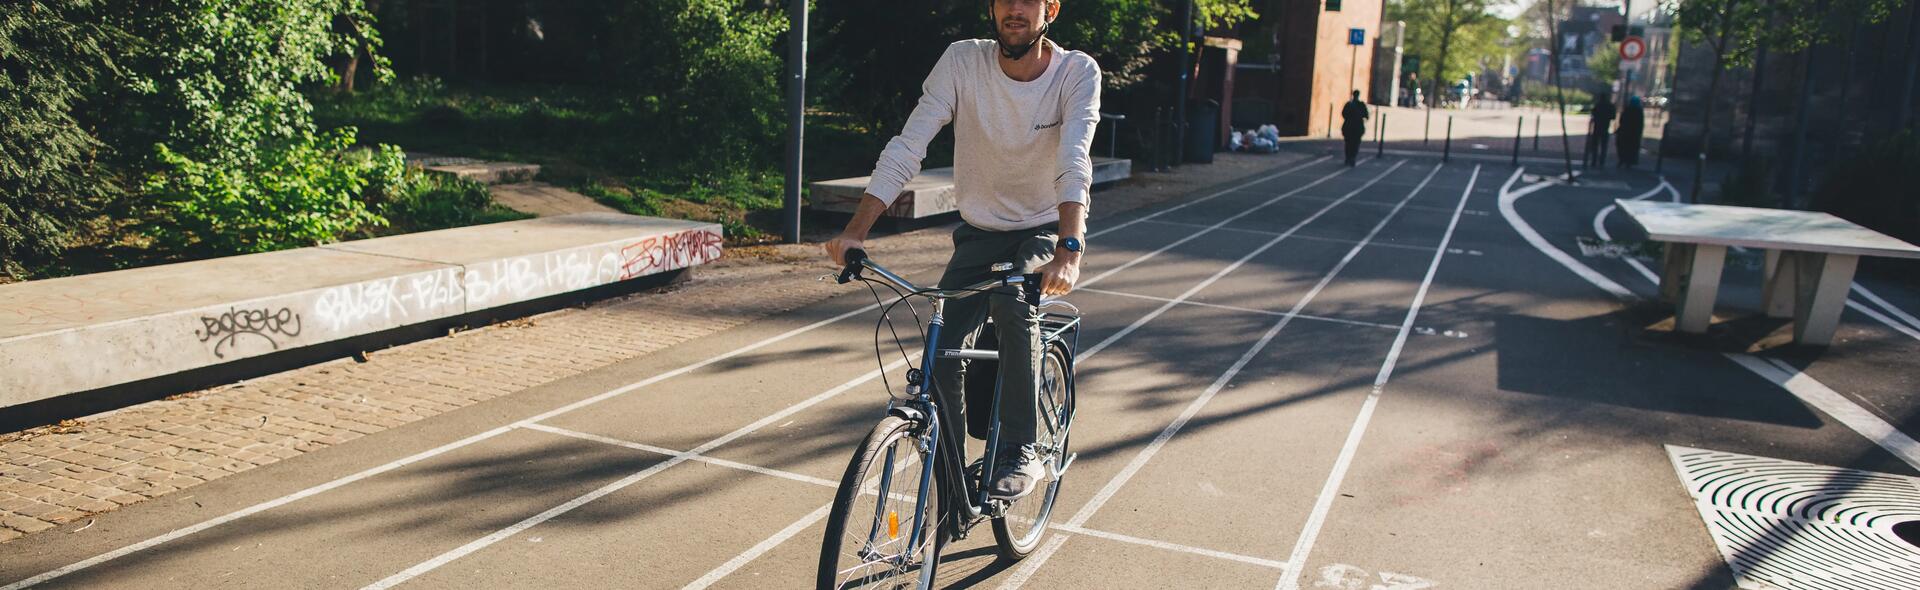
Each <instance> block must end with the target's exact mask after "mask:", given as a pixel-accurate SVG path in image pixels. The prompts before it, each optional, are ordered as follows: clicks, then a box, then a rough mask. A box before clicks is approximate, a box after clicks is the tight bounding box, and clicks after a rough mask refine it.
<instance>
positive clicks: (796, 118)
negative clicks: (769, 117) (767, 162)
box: [780, 0, 808, 244]
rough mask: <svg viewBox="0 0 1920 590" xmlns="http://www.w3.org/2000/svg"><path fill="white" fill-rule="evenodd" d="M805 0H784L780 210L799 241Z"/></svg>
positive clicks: (789, 237) (790, 237)
mask: <svg viewBox="0 0 1920 590" xmlns="http://www.w3.org/2000/svg"><path fill="white" fill-rule="evenodd" d="M807 2H808V0H788V5H787V19H788V22H787V34H788V35H791V36H792V39H791V41H792V43H791V44H790V45H789V46H788V49H787V187H786V188H787V191H786V192H787V195H786V197H787V198H786V209H785V210H784V211H782V212H781V215H780V217H781V220H782V221H784V225H785V226H786V227H785V231H784V232H783V235H782V236H781V237H782V238H784V239H785V240H786V242H787V243H789V244H798V243H800V172H801V167H800V159H801V156H802V155H804V154H805V153H806V150H805V149H803V148H804V146H805V144H806V126H807Z"/></svg>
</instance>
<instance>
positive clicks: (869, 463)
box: [817, 416, 940, 590]
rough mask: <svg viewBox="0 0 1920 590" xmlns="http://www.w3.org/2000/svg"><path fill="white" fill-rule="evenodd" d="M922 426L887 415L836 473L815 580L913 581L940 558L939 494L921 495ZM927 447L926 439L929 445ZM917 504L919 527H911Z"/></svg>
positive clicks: (888, 584)
mask: <svg viewBox="0 0 1920 590" xmlns="http://www.w3.org/2000/svg"><path fill="white" fill-rule="evenodd" d="M920 430H923V428H921V427H920V425H918V424H916V423H914V422H911V421H908V420H905V419H902V418H900V417H897V416H888V417H887V418H886V419H884V420H881V421H880V424H879V425H876V426H874V428H873V432H872V433H870V434H868V435H867V439H866V440H865V441H863V442H861V443H860V447H859V448H858V449H856V450H855V452H854V454H853V461H852V462H850V463H849V464H848V465H847V471H846V474H845V475H844V476H842V477H841V479H840V491H839V492H838V493H837V494H835V495H834V499H833V511H832V512H831V513H829V515H828V517H827V531H826V536H825V538H824V539H823V540H822V542H821V547H820V572H819V581H818V583H817V587H818V588H821V589H823V590H825V589H836V590H837V589H842V588H862V589H868V588H913V587H915V586H916V585H917V584H918V583H919V577H920V569H921V568H922V567H923V566H924V565H925V564H927V563H932V562H933V560H935V559H937V558H938V555H939V554H938V548H939V543H937V542H936V539H937V537H936V535H937V532H938V531H939V529H940V527H939V522H938V521H939V515H940V511H939V510H938V505H939V496H940V494H939V493H938V492H937V491H936V490H935V489H933V488H929V489H928V490H927V493H926V494H925V495H924V496H922V494H920V480H921V474H922V473H923V472H924V470H926V469H927V468H928V465H927V463H926V461H925V459H926V456H924V455H922V454H921V452H920V440H921V439H920V436H919V435H917V434H916V432H918V431H920ZM929 448H931V446H929ZM916 508H918V511H919V514H920V515H921V519H920V521H919V522H920V523H921V524H920V530H919V531H918V533H919V534H917V535H916V534H915V530H914V514H915V511H916Z"/></svg>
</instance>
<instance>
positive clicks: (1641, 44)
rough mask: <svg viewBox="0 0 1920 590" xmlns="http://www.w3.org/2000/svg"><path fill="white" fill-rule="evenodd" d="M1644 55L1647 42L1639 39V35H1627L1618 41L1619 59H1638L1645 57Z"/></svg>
mask: <svg viewBox="0 0 1920 590" xmlns="http://www.w3.org/2000/svg"><path fill="white" fill-rule="evenodd" d="M1646 55H1647V42H1646V41H1643V40H1641V39H1640V38H1639V37H1627V39H1626V40H1625V41H1621V42H1620V59H1624V60H1627V61H1640V58H1642V57H1646Z"/></svg>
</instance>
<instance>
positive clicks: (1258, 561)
mask: <svg viewBox="0 0 1920 590" xmlns="http://www.w3.org/2000/svg"><path fill="white" fill-rule="evenodd" d="M1049 528H1052V529H1054V530H1057V531H1061V532H1067V533H1073V534H1079V535H1086V536H1089V537H1096V538H1100V539H1106V540H1109V541H1119V542H1122V543H1132V544H1135V545H1142V546H1146V547H1154V548H1159V549H1165V550H1168V551H1175V552H1179V553H1187V554H1192V555H1201V556H1205V557H1212V558H1214V559H1224V560H1227V561H1237V562H1240V563H1245V564H1251V565H1257V566H1260V567H1268V568H1274V569H1279V568H1284V567H1286V565H1287V564H1284V563H1280V562H1278V561H1274V560H1271V559H1262V558H1259V557H1252V556H1247V555H1240V554H1238V553H1227V552H1225V551H1214V550H1212V549H1203V548H1200V547H1192V546H1188V545H1180V544H1177V543H1168V542H1166V541H1156V540H1153V539H1142V538H1140V537H1135V536H1131V535H1122V534H1119V533H1110V532H1106V531H1096V530H1093V529H1089V528H1085V527H1078V526H1073V525H1068V524H1056V525H1053V526H1052V527H1049Z"/></svg>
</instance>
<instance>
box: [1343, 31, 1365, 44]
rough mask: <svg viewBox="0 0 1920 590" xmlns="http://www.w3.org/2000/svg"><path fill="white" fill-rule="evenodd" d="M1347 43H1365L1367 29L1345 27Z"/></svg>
mask: <svg viewBox="0 0 1920 590" xmlns="http://www.w3.org/2000/svg"><path fill="white" fill-rule="evenodd" d="M1347 44H1348V45H1366V44H1367V30H1366V29H1362V28H1352V29H1347Z"/></svg>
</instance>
